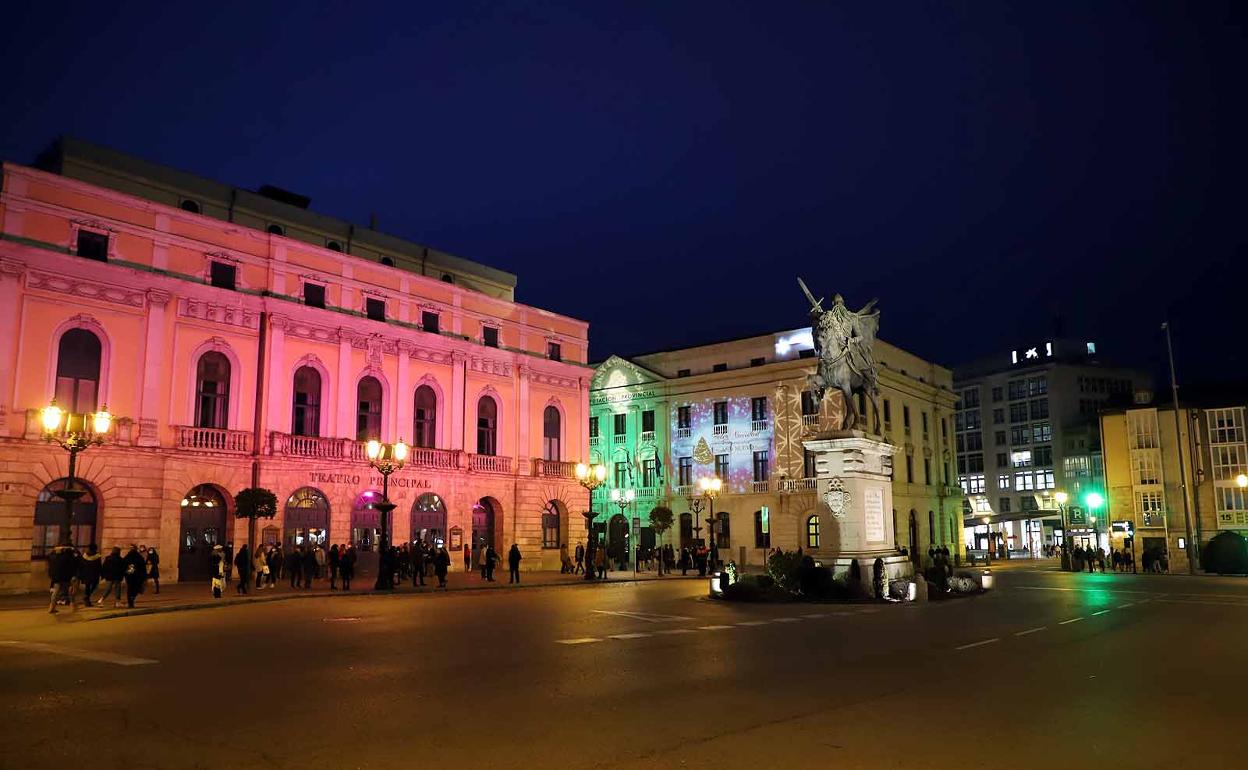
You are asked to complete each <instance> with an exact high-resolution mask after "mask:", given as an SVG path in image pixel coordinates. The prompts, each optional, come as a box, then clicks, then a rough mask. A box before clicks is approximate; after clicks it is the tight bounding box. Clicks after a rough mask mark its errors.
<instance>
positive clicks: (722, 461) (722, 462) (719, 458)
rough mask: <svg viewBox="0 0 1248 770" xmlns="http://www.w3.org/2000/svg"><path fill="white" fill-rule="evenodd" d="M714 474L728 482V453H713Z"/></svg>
mask: <svg viewBox="0 0 1248 770" xmlns="http://www.w3.org/2000/svg"><path fill="white" fill-rule="evenodd" d="M715 475H716V476H718V477H719V480H720V481H722V482H724V483H725V484H727V483H728V455H715Z"/></svg>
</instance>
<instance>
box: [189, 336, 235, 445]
mask: <svg viewBox="0 0 1248 770" xmlns="http://www.w3.org/2000/svg"><path fill="white" fill-rule="evenodd" d="M229 417H230V359H228V358H226V357H225V354H223V353H218V352H217V351H215V350H210V351H208V352H207V353H205V354H203V355H202V356H200V357H199V363H198V364H197V365H196V367H195V427H196V428H220V429H224V428H226V427H228V426H229Z"/></svg>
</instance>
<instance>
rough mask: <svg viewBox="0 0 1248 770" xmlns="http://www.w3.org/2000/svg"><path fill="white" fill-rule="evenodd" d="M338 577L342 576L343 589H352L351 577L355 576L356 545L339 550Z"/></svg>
mask: <svg viewBox="0 0 1248 770" xmlns="http://www.w3.org/2000/svg"><path fill="white" fill-rule="evenodd" d="M339 553H340V554H341V556H339V562H338V577H340V578H342V590H344V591H350V590H351V578H353V577H355V558H356V557H355V546H353V545H348V546H347V548H346V551H345V552H344V551H340V552H339Z"/></svg>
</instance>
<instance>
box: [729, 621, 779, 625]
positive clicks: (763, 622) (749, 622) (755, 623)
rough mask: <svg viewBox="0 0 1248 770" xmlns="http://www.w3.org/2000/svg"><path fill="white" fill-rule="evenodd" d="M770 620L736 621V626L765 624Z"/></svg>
mask: <svg viewBox="0 0 1248 770" xmlns="http://www.w3.org/2000/svg"><path fill="white" fill-rule="evenodd" d="M770 622H771V621H769V620H745V621H742V622H740V623H738V624H737V625H738V626H765V625H767V624H768V623H770Z"/></svg>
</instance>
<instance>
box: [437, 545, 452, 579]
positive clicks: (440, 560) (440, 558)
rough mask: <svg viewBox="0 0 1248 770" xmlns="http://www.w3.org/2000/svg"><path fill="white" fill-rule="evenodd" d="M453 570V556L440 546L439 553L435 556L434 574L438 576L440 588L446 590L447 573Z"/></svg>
mask: <svg viewBox="0 0 1248 770" xmlns="http://www.w3.org/2000/svg"><path fill="white" fill-rule="evenodd" d="M450 569H451V555H450V554H449V553H447V551H446V548H444V547H443V546H441V545H439V546H438V552H437V553H435V554H434V555H433V574H435V575H437V576H438V588H442V589H445V588H446V573H447V572H448V571H450Z"/></svg>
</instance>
